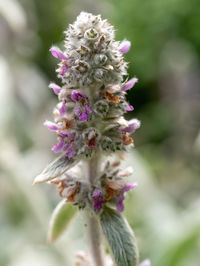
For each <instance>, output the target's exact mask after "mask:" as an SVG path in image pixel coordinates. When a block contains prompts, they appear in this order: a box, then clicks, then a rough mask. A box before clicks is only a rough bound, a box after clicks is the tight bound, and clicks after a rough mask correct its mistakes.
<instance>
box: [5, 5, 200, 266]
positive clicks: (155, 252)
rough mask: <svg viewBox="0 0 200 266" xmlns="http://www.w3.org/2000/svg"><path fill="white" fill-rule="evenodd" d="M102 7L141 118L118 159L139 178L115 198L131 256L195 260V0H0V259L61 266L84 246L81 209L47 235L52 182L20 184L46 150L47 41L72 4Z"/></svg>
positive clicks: (51, 77)
mask: <svg viewBox="0 0 200 266" xmlns="http://www.w3.org/2000/svg"><path fill="white" fill-rule="evenodd" d="M82 10H84V11H88V12H92V13H94V14H99V13H100V14H102V16H103V17H104V18H108V19H109V21H110V22H111V23H112V24H114V26H115V28H116V39H117V40H122V39H124V38H127V39H128V40H130V41H131V42H132V48H131V51H130V52H129V53H128V54H127V55H125V58H126V60H127V61H129V62H130V67H129V75H130V77H132V76H134V75H135V76H137V77H138V78H139V80H140V82H139V83H138V84H137V85H136V86H135V87H134V89H133V90H132V92H130V93H129V94H128V98H129V101H130V102H131V103H132V104H133V105H134V107H135V111H134V112H132V113H131V114H129V116H128V117H127V118H131V117H137V118H139V119H140V120H141V121H142V127H141V129H140V130H138V132H137V133H136V134H135V146H136V148H135V149H134V150H133V151H132V152H131V153H130V155H129V158H128V159H127V164H131V165H133V166H134V169H135V171H134V175H133V179H134V180H137V181H138V183H139V187H138V188H137V190H135V192H133V193H130V194H131V195H129V196H128V197H127V200H126V211H125V215H126V217H127V218H128V220H129V222H130V224H131V226H132V227H133V228H134V231H135V234H136V236H137V240H138V245H139V249H140V256H141V260H142V259H144V258H147V257H148V258H150V259H151V261H152V266H199V265H200V160H199V158H200V130H199V125H200V75H199V74H200V4H199V0H190V1H188V0H167V1H164V0H143V1H141V0H123V1H122V0H121V1H120V0H101V1H100V0H56V1H55V0H0V52H1V53H0V129H1V130H0V143H1V145H0V225H1V226H0V265H1V266H8V265H9V266H27V265H28V266H36V265H37V266H61V265H62V266H63V265H67V266H68V265H69V266H70V265H71V264H73V261H74V254H75V250H78V249H81V248H82V247H83V246H84V241H85V240H84V238H83V230H82V227H83V225H82V220H81V217H79V218H78V219H76V220H75V221H74V222H73V223H71V225H70V227H69V230H68V231H67V232H66V233H65V234H64V236H63V237H61V239H59V240H58V241H57V242H56V243H55V244H53V245H51V246H50V245H48V244H47V243H46V233H47V229H48V221H49V218H50V215H51V212H52V210H53V209H54V208H55V206H56V204H57V203H58V202H59V198H58V195H57V191H56V189H55V187H51V186H48V185H46V184H45V185H40V186H34V187H33V186H32V181H33V178H34V176H35V175H36V174H38V173H39V172H40V171H41V170H42V169H43V167H44V166H45V165H46V164H47V163H48V162H50V161H51V160H52V159H53V158H54V154H53V153H52V152H51V150H50V148H51V146H52V144H53V143H54V142H55V135H54V134H51V133H50V132H48V131H47V130H46V128H44V127H43V121H44V120H45V119H51V118H52V116H51V112H52V108H53V106H54V105H55V103H56V97H55V95H53V93H52V92H51V91H50V90H49V89H48V83H49V82H50V81H56V78H55V72H54V70H55V67H56V63H57V61H56V60H54V59H53V58H52V56H51V55H50V54H49V48H50V47H51V45H52V44H56V45H60V47H61V48H62V41H63V38H64V36H63V31H64V30H65V28H66V26H67V25H68V23H72V22H73V21H74V20H75V18H76V16H77V15H78V14H79V13H80V11H82Z"/></svg>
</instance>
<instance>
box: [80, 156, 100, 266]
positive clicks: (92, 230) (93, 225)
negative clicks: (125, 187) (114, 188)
mask: <svg viewBox="0 0 200 266" xmlns="http://www.w3.org/2000/svg"><path fill="white" fill-rule="evenodd" d="M97 167H98V164H97V158H94V159H91V160H90V161H89V162H88V181H89V183H90V184H91V185H93V184H94V182H95V179H96V173H97ZM85 222H86V227H87V237H88V242H89V248H90V255H91V257H92V265H94V266H105V264H104V250H103V246H102V243H101V231H100V226H99V222H98V220H97V218H96V216H95V215H94V214H91V213H90V212H89V211H85Z"/></svg>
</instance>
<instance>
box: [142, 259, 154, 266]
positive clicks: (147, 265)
mask: <svg viewBox="0 0 200 266" xmlns="http://www.w3.org/2000/svg"><path fill="white" fill-rule="evenodd" d="M139 266H151V262H150V260H144V261H143V262H141V263H140V264H139Z"/></svg>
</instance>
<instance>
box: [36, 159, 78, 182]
mask: <svg viewBox="0 0 200 266" xmlns="http://www.w3.org/2000/svg"><path fill="white" fill-rule="evenodd" d="M76 162H77V161H76V160H74V159H72V158H71V159H68V158H67V157H66V156H60V157H58V158H56V159H55V160H54V161H53V162H51V163H50V164H49V165H48V166H47V167H46V168H45V169H44V170H43V172H42V173H41V174H40V175H38V176H36V178H35V179H34V182H33V184H39V183H44V182H46V181H49V180H51V179H54V178H56V177H58V176H60V175H62V174H63V173H64V172H66V171H67V170H68V169H70V168H71V167H72V166H74V164H75V163H76Z"/></svg>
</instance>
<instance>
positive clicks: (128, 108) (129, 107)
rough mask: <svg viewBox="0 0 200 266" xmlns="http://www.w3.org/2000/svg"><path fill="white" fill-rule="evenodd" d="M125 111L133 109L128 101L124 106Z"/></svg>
mask: <svg viewBox="0 0 200 266" xmlns="http://www.w3.org/2000/svg"><path fill="white" fill-rule="evenodd" d="M124 110H125V111H127V112H129V111H133V110H134V107H133V106H132V105H131V104H130V103H128V106H127V107H125V108H124Z"/></svg>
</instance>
